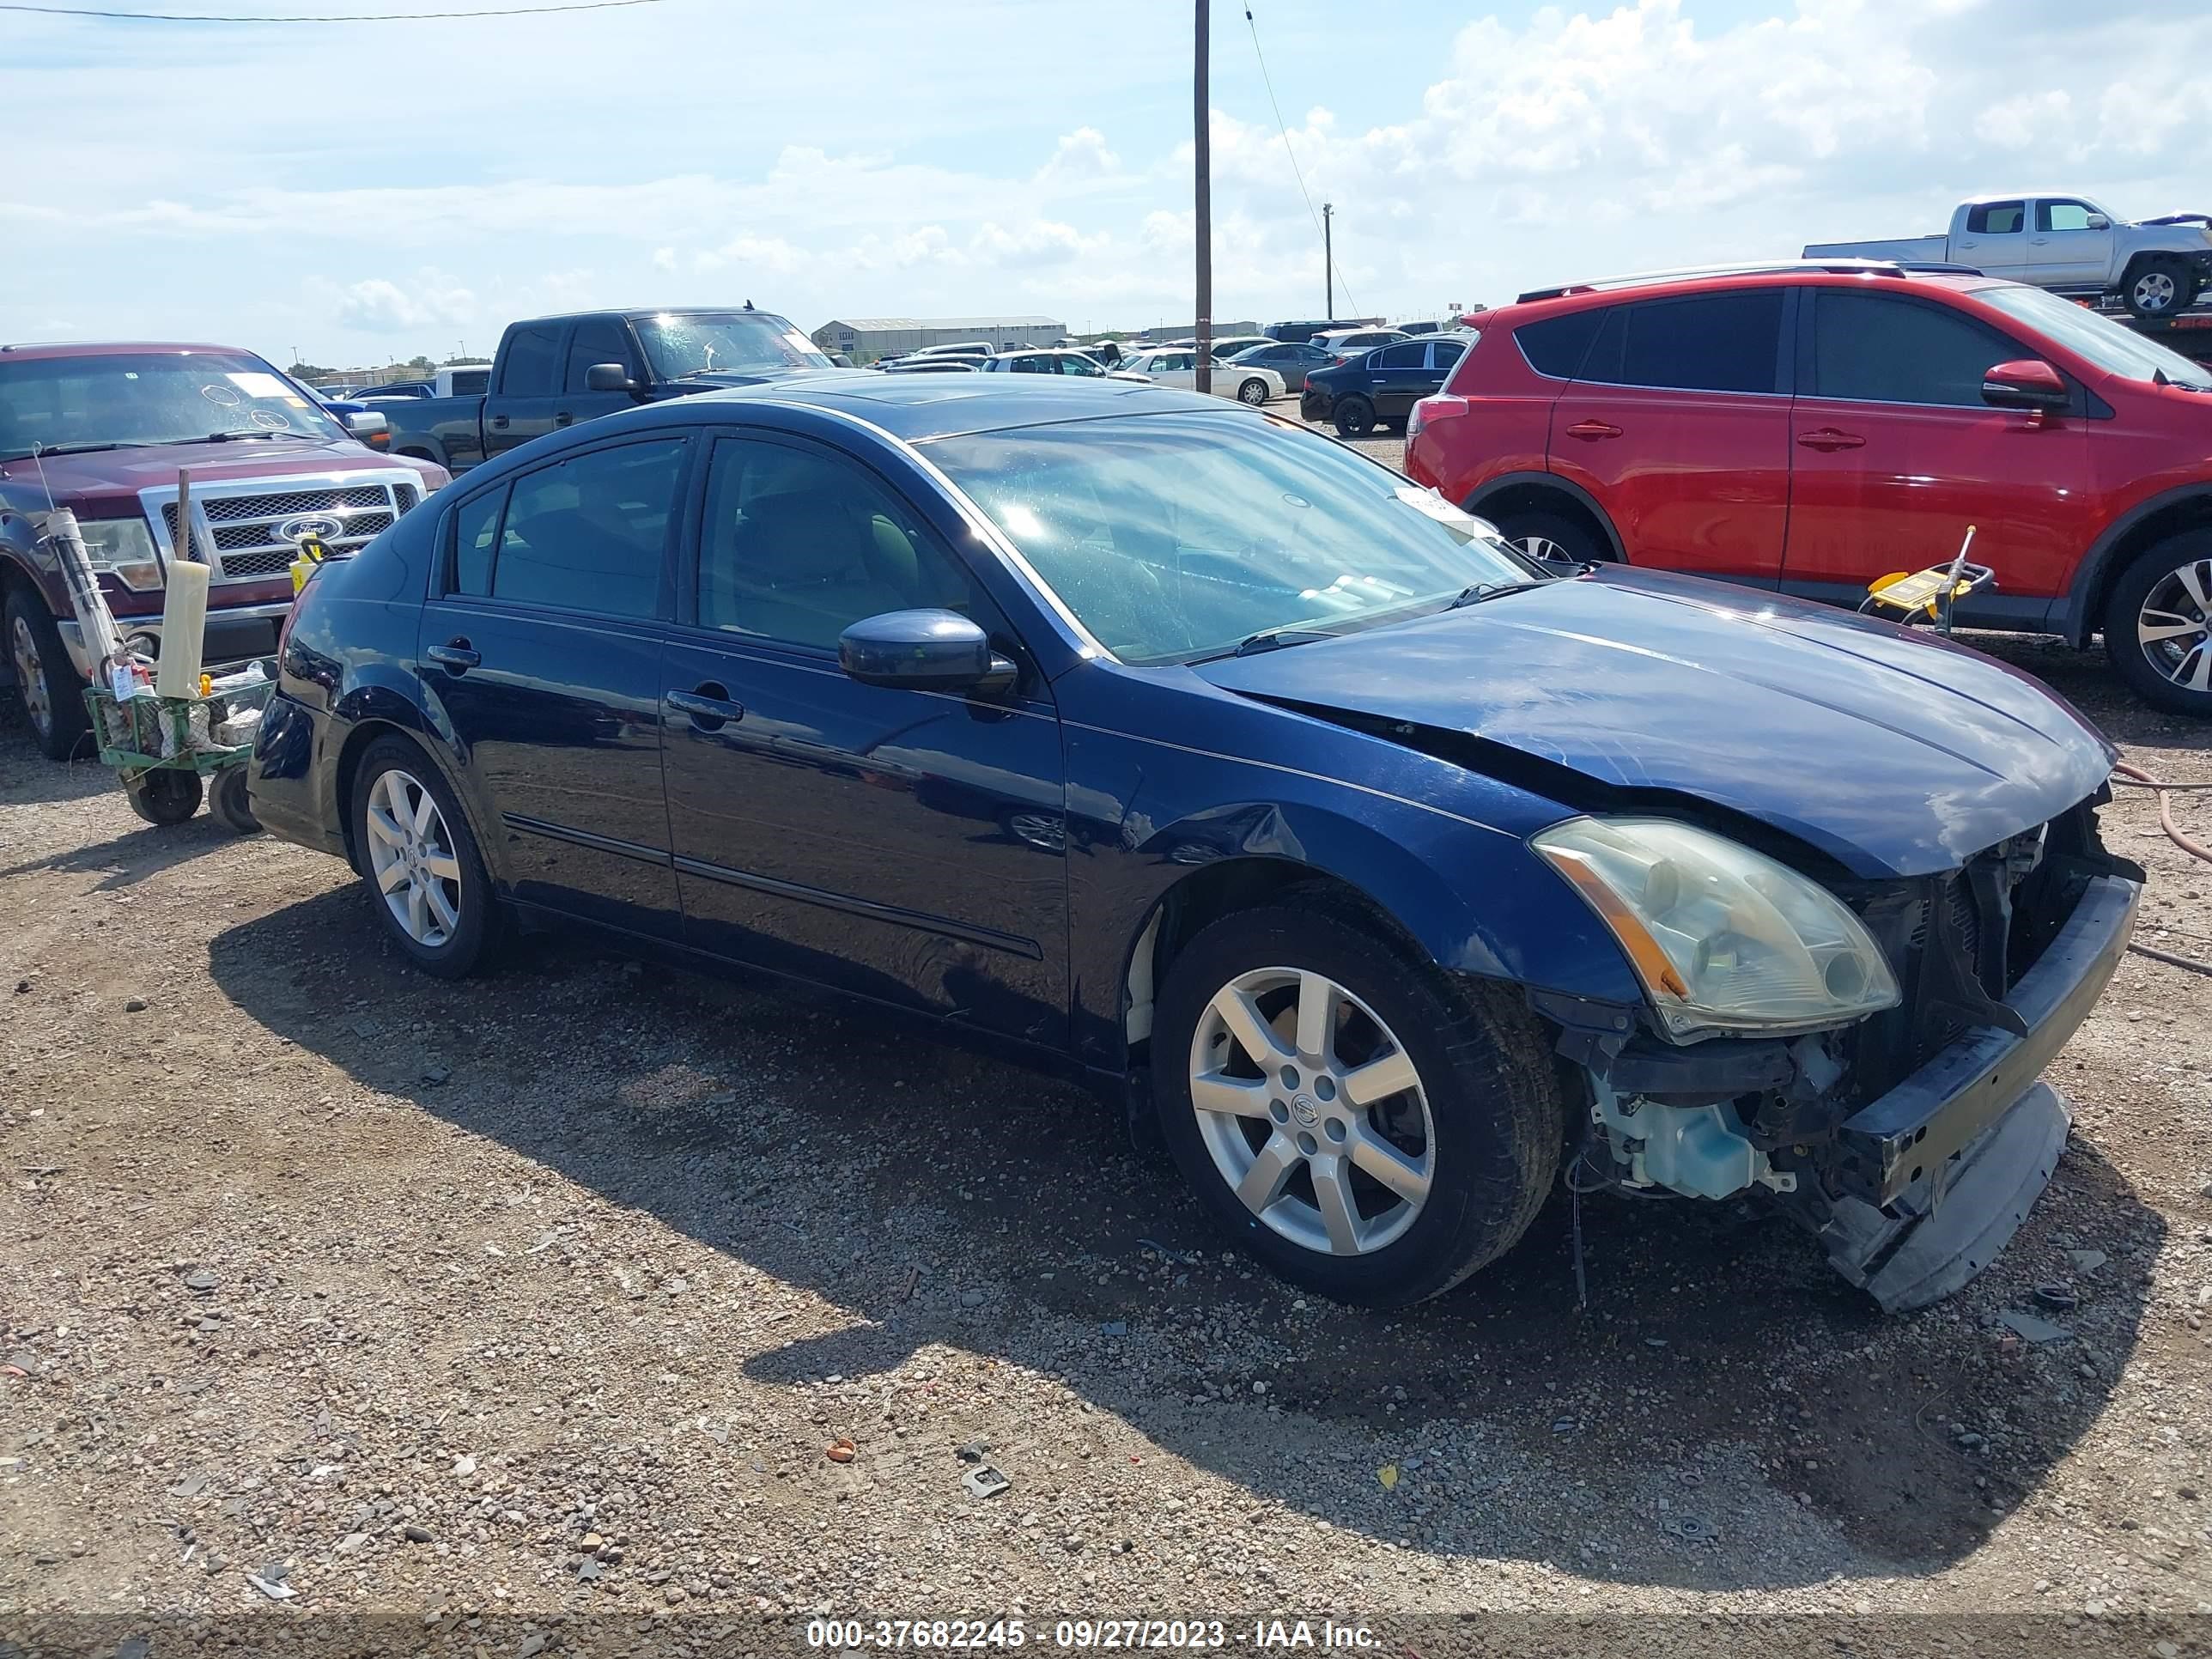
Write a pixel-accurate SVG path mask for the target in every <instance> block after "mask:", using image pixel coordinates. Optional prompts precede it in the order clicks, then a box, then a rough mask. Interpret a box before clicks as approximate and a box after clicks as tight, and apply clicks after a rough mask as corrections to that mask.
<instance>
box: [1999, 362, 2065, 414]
mask: <svg viewBox="0 0 2212 1659" xmlns="http://www.w3.org/2000/svg"><path fill="white" fill-rule="evenodd" d="M1982 401H1983V402H1984V403H1985V404H1989V405H1990V408H1992V409H2027V410H2051V409H2063V408H2065V407H2066V406H2067V404H2070V403H2072V402H2073V401H2074V394H2073V393H2072V392H2069V391H2068V390H2067V389H2066V382H2065V381H2064V380H2063V379H2061V378H2060V376H2059V373H2058V371H2057V369H2055V368H2051V365H2050V364H2049V363H2046V362H2044V361H2043V360H2042V359H2041V358H2039V357H2023V358H2021V359H2020V360H2019V361H2018V362H2010V363H1996V364H1994V365H1992V366H1991V367H1990V368H1989V369H1987V370H1985V371H1984V374H1983V375H1982Z"/></svg>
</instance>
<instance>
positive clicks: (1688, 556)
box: [1548, 283, 1792, 586]
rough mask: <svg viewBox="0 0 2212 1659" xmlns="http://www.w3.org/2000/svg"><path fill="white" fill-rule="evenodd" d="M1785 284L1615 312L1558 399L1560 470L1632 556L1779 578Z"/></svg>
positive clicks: (1785, 423)
mask: <svg viewBox="0 0 2212 1659" xmlns="http://www.w3.org/2000/svg"><path fill="white" fill-rule="evenodd" d="M1791 293H1792V290H1791V289H1788V288H1786V287H1783V286H1779V285H1776V284H1771V283H1768V284H1763V285H1761V286H1759V287H1756V288H1742V289H1733V290H1729V291H1724V292H1720V293H1709V294H1700V295H1688V296H1686V297H1684V298H1680V299H1666V300H1645V301H1637V302H1634V303H1632V304H1626V305H1620V306H1615V307H1612V308H1611V309H1610V310H1609V311H1608V312H1607V313H1606V315H1605V318H1604V320H1603V322H1602V323H1601V325H1600V326H1599V329H1598V331H1597V337H1596V338H1595V341H1594V342H1593V343H1592V344H1591V346H1590V349H1589V353H1588V355H1587V356H1586V357H1585V358H1584V359H1583V365H1582V372H1581V374H1580V375H1579V376H1578V377H1577V379H1576V380H1573V381H1572V382H1571V384H1570V385H1569V386H1567V388H1566V389H1565V391H1564V392H1561V393H1560V395H1559V398H1558V399H1557V400H1556V401H1555V402H1554V403H1553V406H1552V425H1551V435H1550V441H1549V448H1548V455H1549V465H1550V467H1551V470H1552V471H1554V472H1556V473H1558V474H1559V476H1560V477H1564V478H1566V479H1568V480H1569V481H1570V482H1571V483H1577V484H1579V485H1580V486H1581V487H1582V488H1583V489H1584V490H1586V491H1588V492H1589V495H1591V496H1593V497H1594V498H1595V500H1596V501H1598V503H1599V504H1600V506H1601V507H1603V508H1604V510H1605V511H1606V512H1607V513H1608V514H1610V515H1611V517H1612V520H1613V527H1614V528H1615V529H1616V530H1617V531H1618V532H1620V540H1621V545H1622V547H1623V548H1624V549H1625V550H1626V553H1627V556H1628V560H1629V562H1630V563H1632V564H1650V565H1657V566H1660V567H1662V568H1666V569H1669V570H1688V571H1694V572H1696V573H1697V574H1699V575H1708V576H1726V577H1729V578H1731V579H1733V580H1739V581H1750V582H1755V583H1759V584H1760V585H1763V586H1773V584H1774V583H1775V581H1776V580H1778V577H1779V576H1780V574H1781V571H1782V541H1783V532H1784V525H1785V523H1786V521H1787V519H1788V515H1789V510H1790V399H1789V397H1788V396H1787V394H1786V392H1784V390H1783V388H1784V386H1785V384H1786V382H1785V380H1784V373H1785V369H1786V362H1785V361H1784V359H1785V357H1786V353H1785V351H1784V345H1783V341H1784V329H1783V320H1784V314H1785V312H1786V311H1787V309H1788V306H1789V301H1790V295H1791Z"/></svg>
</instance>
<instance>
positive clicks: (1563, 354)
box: [1513, 307, 1611, 380]
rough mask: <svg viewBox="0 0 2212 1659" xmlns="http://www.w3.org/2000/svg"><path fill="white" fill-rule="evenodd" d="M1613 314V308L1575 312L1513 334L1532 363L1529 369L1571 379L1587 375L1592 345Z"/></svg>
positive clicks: (1519, 329)
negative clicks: (1611, 311)
mask: <svg viewBox="0 0 2212 1659" xmlns="http://www.w3.org/2000/svg"><path fill="white" fill-rule="evenodd" d="M1610 314H1611V313H1610V308H1609V307H1592V308H1591V309H1589V310H1588V311H1571V312H1569V313H1567V314H1566V315H1565V316H1564V317H1547V318H1544V319H1542V320H1541V321H1539V322H1534V323H1523V324H1522V325H1521V326H1520V327H1518V328H1516V329H1515V330H1514V331H1513V341H1514V343H1515V344H1516V345H1518V346H1519V347H1520V348H1521V355H1522V356H1523V357H1525V358H1527V359H1528V367H1529V368H1533V369H1534V370H1535V371H1536V372H1537V373H1538V374H1548V375H1550V376H1551V377H1552V378H1553V380H1573V379H1574V378H1575V377H1576V376H1577V374H1581V373H1582V372H1583V360H1584V359H1585V358H1587V357H1588V356H1589V349H1590V344H1591V343H1592V342H1593V341H1595V339H1596V338H1597V331H1598V330H1599V329H1600V328H1601V327H1602V326H1603V325H1604V323H1605V319H1606V318H1607V316H1608V315H1610Z"/></svg>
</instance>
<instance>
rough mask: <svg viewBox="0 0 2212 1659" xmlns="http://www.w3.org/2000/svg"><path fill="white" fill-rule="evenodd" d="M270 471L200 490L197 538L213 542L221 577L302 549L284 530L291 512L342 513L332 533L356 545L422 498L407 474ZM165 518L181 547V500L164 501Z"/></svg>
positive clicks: (278, 569) (281, 562)
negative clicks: (293, 476) (368, 478)
mask: <svg viewBox="0 0 2212 1659" xmlns="http://www.w3.org/2000/svg"><path fill="white" fill-rule="evenodd" d="M278 482H279V481H277V480H274V479H270V480H263V481H259V482H254V483H234V484H220V483H217V484H207V485H204V486H201V487H199V488H196V489H194V490H193V491H192V495H191V501H192V516H193V517H194V519H196V520H197V521H198V524H197V537H196V538H195V539H196V540H197V542H198V544H199V545H200V546H201V547H202V548H207V547H209V546H210V545H212V547H213V550H214V554H215V556H216V559H217V560H218V561H219V562H220V565H221V568H220V569H219V570H218V571H217V572H216V574H215V580H216V581H256V580H264V579H265V578H267V577H270V576H275V575H281V574H283V572H284V571H285V569H286V568H288V567H289V565H290V564H291V562H292V560H293V558H294V556H295V554H294V544H292V543H291V542H289V541H284V540H282V539H280V538H278V536H277V535H276V530H277V527H278V526H281V525H282V524H283V523H284V522H285V521H286V520H289V519H296V518H301V517H305V516H310V515H313V516H319V517H326V518H331V519H336V520H338V522H339V523H340V524H341V525H343V526H344V528H343V530H342V531H341V532H339V533H338V534H337V535H336V536H332V537H330V538H327V541H328V544H329V546H330V547H331V550H332V551H334V552H340V553H349V552H352V551H353V550H355V549H356V548H358V547H360V546H361V545H362V544H363V543H365V542H367V541H368V539H369V538H371V537H372V536H374V535H375V534H377V533H378V532H380V531H383V530H386V529H389V528H390V527H391V526H392V525H393V524H394V523H396V522H397V521H398V519H399V518H400V516H401V515H402V514H404V513H406V512H408V511H409V510H410V508H412V507H414V506H415V505H416V502H418V501H420V500H421V499H422V491H421V489H419V488H417V487H416V485H415V484H413V483H408V482H404V481H403V480H401V479H398V478H393V479H390V480H386V479H381V478H380V479H378V480H376V481H375V482H373V483H342V482H339V481H337V480H333V481H331V482H330V483H293V482H292V481H291V480H289V479H287V480H283V481H282V482H283V483H284V484H286V485H287V486H289V487H287V488H282V489H278V488H274V487H272V486H274V485H275V484H276V483H278ZM161 523H162V526H163V528H164V529H166V530H167V532H168V545H169V548H170V549H171V550H173V552H174V553H175V554H178V555H179V556H180V555H181V552H182V538H180V537H179V534H178V529H177V504H176V502H175V501H164V502H162V503H161Z"/></svg>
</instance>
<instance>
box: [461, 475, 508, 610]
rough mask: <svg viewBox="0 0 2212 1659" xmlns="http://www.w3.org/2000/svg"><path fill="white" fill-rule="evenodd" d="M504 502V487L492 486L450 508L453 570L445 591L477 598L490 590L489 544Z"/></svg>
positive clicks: (497, 525) (505, 497)
mask: <svg viewBox="0 0 2212 1659" xmlns="http://www.w3.org/2000/svg"><path fill="white" fill-rule="evenodd" d="M506 505H507V491H506V490H504V489H493V490H488V491H486V492H485V493H484V494H483V495H479V496H477V498H476V499H475V500H474V501H463V502H462V503H461V504H460V506H459V507H456V508H455V509H454V511H453V580H451V581H450V582H449V583H447V592H450V593H466V594H470V595H471V596H472V597H474V598H476V599H482V598H483V597H484V595H486V594H487V593H489V592H491V544H492V540H493V538H495V537H496V536H497V535H498V534H499V512H500V509H501V507H505V506H506Z"/></svg>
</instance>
